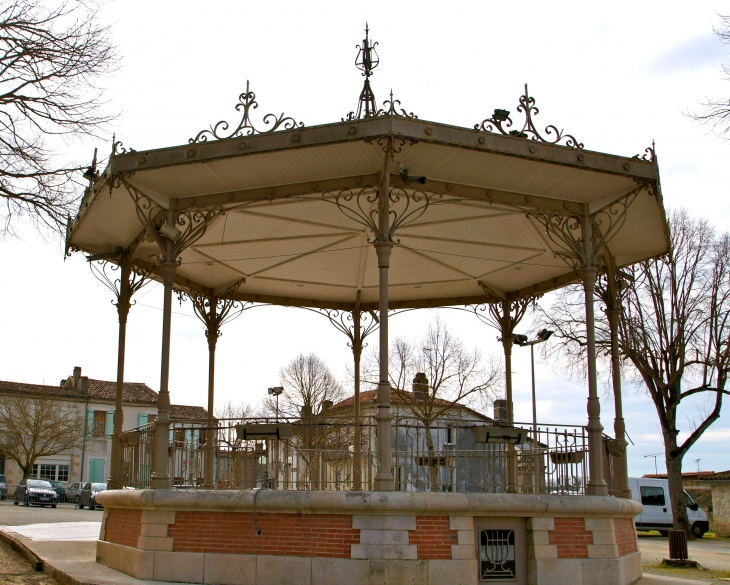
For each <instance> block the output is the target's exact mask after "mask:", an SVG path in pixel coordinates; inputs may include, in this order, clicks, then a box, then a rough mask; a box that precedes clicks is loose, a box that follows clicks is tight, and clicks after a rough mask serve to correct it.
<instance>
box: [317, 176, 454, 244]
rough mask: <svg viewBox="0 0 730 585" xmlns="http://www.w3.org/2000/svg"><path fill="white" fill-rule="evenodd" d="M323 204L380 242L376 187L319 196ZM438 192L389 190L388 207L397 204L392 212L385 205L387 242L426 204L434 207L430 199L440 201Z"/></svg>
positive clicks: (423, 209)
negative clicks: (322, 199) (366, 230)
mask: <svg viewBox="0 0 730 585" xmlns="http://www.w3.org/2000/svg"><path fill="white" fill-rule="evenodd" d="M322 196H323V197H324V200H325V201H330V199H328V197H331V198H332V202H333V203H335V204H336V205H337V207H338V208H339V210H340V211H341V212H342V213H343V214H344V215H345V216H347V217H349V218H350V219H351V220H353V221H355V222H357V223H359V224H360V225H363V226H365V227H366V228H369V229H371V230H372V231H373V238H374V239H372V240H368V241H369V243H371V244H372V243H374V242H375V241H382V240H383V238H384V235H383V234H380V233H379V229H380V228H379V221H378V215H379V211H378V207H377V205H375V204H376V203H377V202H378V199H379V197H380V193H379V190H378V188H377V187H374V186H372V185H366V186H364V187H362V188H360V189H342V190H341V191H336V192H328V193H323V194H322ZM442 197H443V195H442V194H441V193H430V192H427V191H415V190H410V189H405V188H403V187H391V188H390V190H389V192H388V199H389V200H390V201H389V204H400V207H401V208H400V209H393V208H392V207H390V205H389V209H388V215H389V219H390V222H389V230H388V233H389V238H390V241H392V242H395V243H398V240H394V239H393V234H394V233H395V232H396V230H398V228H400V227H402V226H404V225H408V224H409V223H413V222H414V221H416V220H417V219H418V218H419V217H421V216H422V215H423V214H424V213H425V212H426V209H428V207H429V206H430V205H433V204H434V201H433V200H434V199H436V198H438V199H440V198H442Z"/></svg>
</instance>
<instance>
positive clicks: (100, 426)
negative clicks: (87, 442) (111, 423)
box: [91, 410, 106, 437]
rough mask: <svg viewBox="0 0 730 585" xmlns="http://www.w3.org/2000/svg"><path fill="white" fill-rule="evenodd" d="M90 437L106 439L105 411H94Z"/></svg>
mask: <svg viewBox="0 0 730 585" xmlns="http://www.w3.org/2000/svg"><path fill="white" fill-rule="evenodd" d="M91 436H92V437H106V411H105V410H95V411H94V426H93V427H92V431H91Z"/></svg>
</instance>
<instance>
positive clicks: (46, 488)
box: [13, 479, 58, 508]
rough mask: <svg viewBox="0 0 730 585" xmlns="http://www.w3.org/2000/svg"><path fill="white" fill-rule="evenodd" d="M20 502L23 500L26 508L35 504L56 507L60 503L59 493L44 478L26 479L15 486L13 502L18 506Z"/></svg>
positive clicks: (43, 506)
mask: <svg viewBox="0 0 730 585" xmlns="http://www.w3.org/2000/svg"><path fill="white" fill-rule="evenodd" d="M20 502H23V505H24V506H25V507H26V508H27V507H28V506H30V505H33V504H35V505H36V506H41V507H42V508H45V507H46V506H50V507H51V508H55V507H56V504H58V495H57V494H56V490H54V489H53V486H52V485H51V484H50V483H48V482H47V481H46V480H44V479H24V480H23V481H21V482H20V483H19V484H18V487H16V488H15V498H14V501H13V504H15V505H16V506H17V505H18V504H19V503H20Z"/></svg>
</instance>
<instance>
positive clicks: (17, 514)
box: [0, 500, 104, 526]
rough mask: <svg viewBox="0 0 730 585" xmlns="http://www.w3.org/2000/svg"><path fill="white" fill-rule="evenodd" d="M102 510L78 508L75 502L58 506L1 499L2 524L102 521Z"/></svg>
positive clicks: (0, 521)
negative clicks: (25, 503) (24, 503)
mask: <svg viewBox="0 0 730 585" xmlns="http://www.w3.org/2000/svg"><path fill="white" fill-rule="evenodd" d="M103 514H104V512H103V511H101V510H89V509H88V508H84V509H83V510H77V509H76V507H75V506H74V504H58V508H55V509H54V508H40V507H38V506H30V507H28V508H26V507H25V506H22V505H20V506H14V505H13V502H12V501H8V500H5V501H0V526H22V525H24V524H45V523H49V522H101V517H102V515H103Z"/></svg>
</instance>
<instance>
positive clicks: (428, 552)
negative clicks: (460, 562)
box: [408, 516, 459, 559]
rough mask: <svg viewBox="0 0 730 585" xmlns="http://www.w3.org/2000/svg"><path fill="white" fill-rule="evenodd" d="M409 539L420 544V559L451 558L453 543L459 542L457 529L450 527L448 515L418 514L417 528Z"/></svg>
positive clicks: (412, 542)
mask: <svg viewBox="0 0 730 585" xmlns="http://www.w3.org/2000/svg"><path fill="white" fill-rule="evenodd" d="M408 539H409V542H410V544H415V545H417V546H418V558H419V559H450V558H451V545H452V544H458V543H459V541H458V538H457V534H456V530H450V529H449V517H448V516H416V529H415V530H411V531H410V532H409V533H408Z"/></svg>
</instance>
